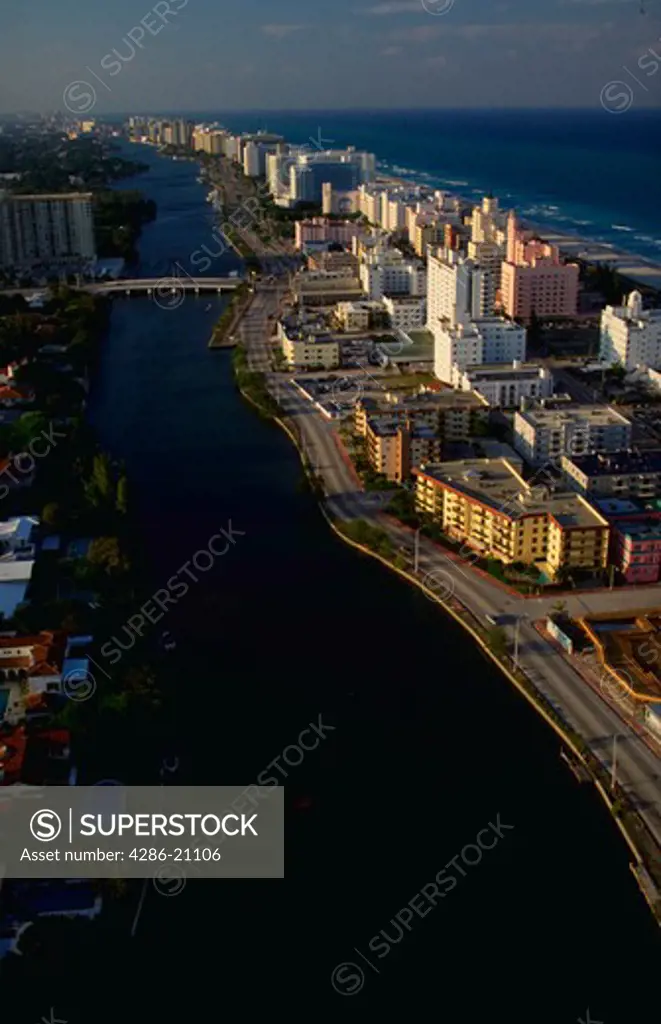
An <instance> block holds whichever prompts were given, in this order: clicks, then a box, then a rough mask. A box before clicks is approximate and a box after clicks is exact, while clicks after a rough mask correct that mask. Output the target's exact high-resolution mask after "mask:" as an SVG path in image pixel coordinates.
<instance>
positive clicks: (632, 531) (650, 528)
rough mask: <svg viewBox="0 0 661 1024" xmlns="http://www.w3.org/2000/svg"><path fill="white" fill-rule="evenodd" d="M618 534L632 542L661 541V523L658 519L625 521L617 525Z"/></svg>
mask: <svg viewBox="0 0 661 1024" xmlns="http://www.w3.org/2000/svg"><path fill="white" fill-rule="evenodd" d="M617 529H618V532H619V533H621V534H622V535H623V536H624V537H631V539H632V540H637V541H643V540H650V541H653V540H661V522H660V521H659V520H658V519H636V520H634V521H633V522H631V521H630V520H627V519H624V520H622V521H621V522H619V523H618V524H617Z"/></svg>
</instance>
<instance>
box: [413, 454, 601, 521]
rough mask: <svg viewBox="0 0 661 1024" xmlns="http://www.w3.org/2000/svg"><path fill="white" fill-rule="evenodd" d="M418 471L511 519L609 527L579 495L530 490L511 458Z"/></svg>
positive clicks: (462, 461) (467, 461) (446, 464)
mask: <svg viewBox="0 0 661 1024" xmlns="http://www.w3.org/2000/svg"><path fill="white" fill-rule="evenodd" d="M414 472H415V473H416V474H417V475H419V476H423V477H426V478H427V479H429V480H432V481H434V482H438V483H441V484H444V485H446V486H448V487H451V488H452V489H453V490H455V491H459V492H461V493H462V494H465V495H466V496H467V497H470V498H474V499H475V500H476V501H479V502H480V503H481V504H483V505H486V506H488V507H489V508H491V509H493V510H494V511H495V512H500V513H501V514H502V515H504V516H507V518H508V519H523V518H525V517H526V516H539V515H549V516H551V517H552V518H553V519H554V520H555V521H556V522H557V523H558V524H559V525H560V526H562V527H565V528H568V527H580V528H582V529H586V528H588V527H596V526H606V525H607V523H606V520H605V519H604V518H603V517H602V516H601V515H600V514H599V513H598V512H597V511H596V510H594V509H593V508H591V506H590V505H589V504H588V503H587V501H585V500H584V499H583V498H582V497H581V496H580V495H579V494H573V493H567V492H555V493H554V492H552V491H550V489H549V488H547V487H530V486H529V485H528V484H527V483H526V481H525V480H524V479H523V477H521V476H519V473H518V472H517V470H516V469H515V467H514V466H513V465H512V464H511V463H509V462H508V461H507V459H502V458H500V459H460V460H458V461H456V462H441V463H437V464H436V465H430V466H426V467H425V470H424V472H422V471H418V470H414Z"/></svg>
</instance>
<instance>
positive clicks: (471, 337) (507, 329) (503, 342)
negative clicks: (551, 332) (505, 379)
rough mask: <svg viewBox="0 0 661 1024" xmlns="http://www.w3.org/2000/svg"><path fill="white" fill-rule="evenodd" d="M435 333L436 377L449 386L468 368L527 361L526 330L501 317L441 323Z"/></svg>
mask: <svg viewBox="0 0 661 1024" xmlns="http://www.w3.org/2000/svg"><path fill="white" fill-rule="evenodd" d="M428 302H429V300H428ZM433 333H434V373H435V374H436V376H437V377H438V379H439V380H443V381H446V382H447V383H451V382H452V381H453V379H454V380H456V379H457V373H458V372H461V371H463V370H466V369H467V368H468V367H469V366H470V367H475V366H477V365H482V364H484V363H487V364H489V363H510V364H513V363H514V362H523V360H524V359H525V358H526V329H525V327H520V326H519V325H518V324H515V323H512V321H510V320H505V319H504V318H502V317H496V316H494V317H484V318H482V319H478V320H472V321H469V322H466V323H459V324H457V325H456V326H449V325H448V326H446V325H444V323H443V322H439V323H438V324H437V326H436V329H435V330H434V332H433Z"/></svg>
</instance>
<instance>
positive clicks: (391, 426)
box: [368, 416, 440, 443]
mask: <svg viewBox="0 0 661 1024" xmlns="http://www.w3.org/2000/svg"><path fill="white" fill-rule="evenodd" d="M368 424H369V427H370V429H371V430H372V432H373V433H374V434H376V436H377V437H395V436H396V435H397V432H398V431H400V430H402V429H403V427H404V424H403V423H402V421H401V420H397V419H386V418H385V417H380V416H371V417H370V418H369V420H368ZM411 437H412V438H414V439H418V440H426V441H433V440H438V441H439V443H440V439H439V437H438V435H437V433H436V431H435V430H432V428H431V427H424V426H415V427H413V429H412V430H411Z"/></svg>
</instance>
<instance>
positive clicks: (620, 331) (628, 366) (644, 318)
mask: <svg viewBox="0 0 661 1024" xmlns="http://www.w3.org/2000/svg"><path fill="white" fill-rule="evenodd" d="M599 358H600V359H601V361H602V362H604V363H620V364H621V365H622V366H623V367H624V369H625V370H635V369H636V367H637V366H647V367H651V369H653V370H658V369H661V309H650V310H644V309H643V297H642V295H641V294H640V292H637V291H634V292H631V294H630V295H629V296H628V298H627V301H626V305H623V306H606V308H605V309H604V311H603V312H602V314H601V342H600V347H599Z"/></svg>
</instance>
